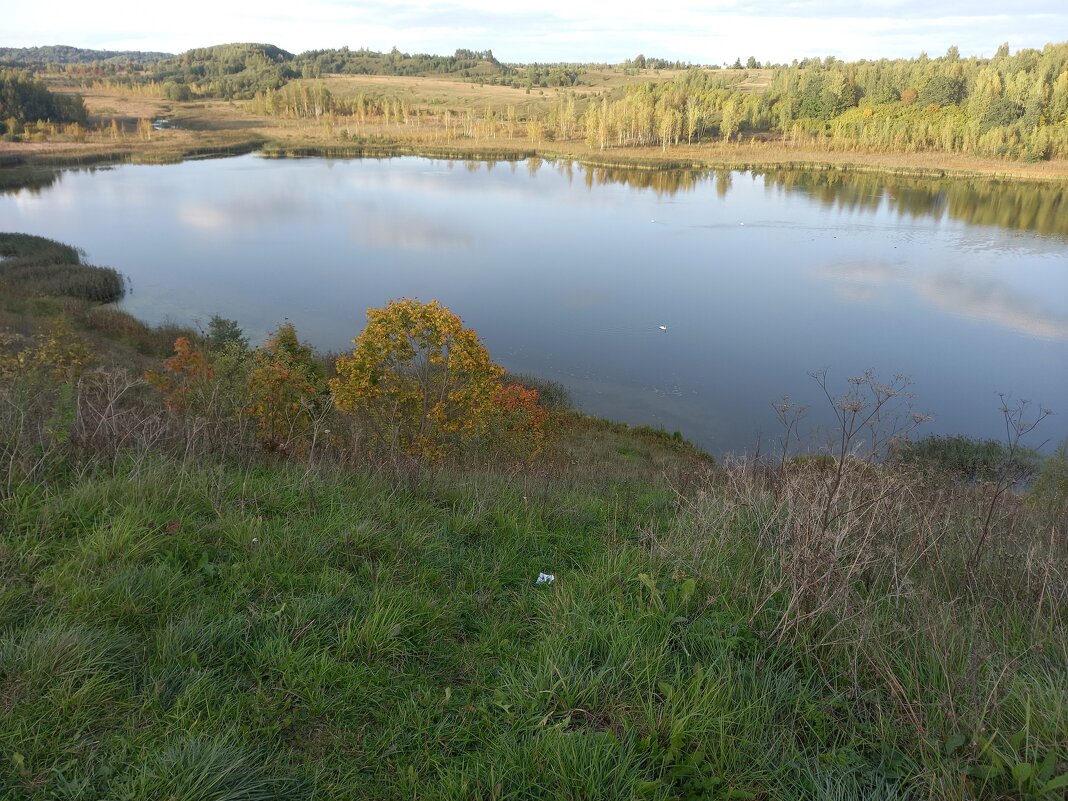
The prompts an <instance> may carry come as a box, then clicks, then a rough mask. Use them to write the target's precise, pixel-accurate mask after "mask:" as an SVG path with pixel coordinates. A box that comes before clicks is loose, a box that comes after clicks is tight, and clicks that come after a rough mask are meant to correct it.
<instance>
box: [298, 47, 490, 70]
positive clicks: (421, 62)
mask: <svg viewBox="0 0 1068 801" xmlns="http://www.w3.org/2000/svg"><path fill="white" fill-rule="evenodd" d="M297 61H298V62H299V64H300V66H301V67H302V69H303V70H304V72H305V73H309V72H311V73H315V74H324V73H331V72H332V73H343V74H348V75H407V76H425V75H449V74H455V73H461V74H468V75H499V74H500V73H501V72H502V66H501V63H500V62H499V61H497V59H496V58H494V56H493V51H492V50H466V49H463V48H461V49H459V50H457V51H456V52H455V53H453V54H452V55H451V56H435V55H430V54H428V53H416V54H414V55H412V54H409V53H402V52H401V51H400V50H398V49H397V48H395V47H394V48H393V49H392V50H391V51H390V52H388V53H379V52H376V51H374V50H368V49H366V48H360V49H359V50H350V49H349V48H347V47H342V48H340V49H334V50H309V51H307V52H306V53H301V54H300V55H299V56H297Z"/></svg>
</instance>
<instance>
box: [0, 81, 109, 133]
mask: <svg viewBox="0 0 1068 801" xmlns="http://www.w3.org/2000/svg"><path fill="white" fill-rule="evenodd" d="M37 121H49V122H59V123H78V124H80V125H85V124H87V123H88V121H89V113H88V111H87V110H86V108H85V102H84V101H83V100H82V98H81V96H80V95H68V94H62V93H59V92H51V91H49V90H48V87H46V86H45V83H44V81H42V80H40V79H39V78H34V77H33V76H32V75H30V74H29V73H26V72H17V71H15V70H2V69H0V134H2V135H15V134H19V133H21V132H22V127H23V126H24V125H25V124H26V123H28V122H37Z"/></svg>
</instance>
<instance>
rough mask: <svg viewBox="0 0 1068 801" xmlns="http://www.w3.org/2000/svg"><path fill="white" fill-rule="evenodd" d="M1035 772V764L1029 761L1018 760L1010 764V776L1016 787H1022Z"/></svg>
mask: <svg viewBox="0 0 1068 801" xmlns="http://www.w3.org/2000/svg"><path fill="white" fill-rule="evenodd" d="M1034 773H1035V766H1034V765H1032V764H1031V763H1030V762H1018V763H1017V764H1015V765H1013V766H1012V778H1013V780H1014V781H1015V782H1016V786H1017V787H1022V786H1023V785H1024V783H1026V782H1027V781H1028V780H1030V778H1031V777H1032V776H1033V775H1034Z"/></svg>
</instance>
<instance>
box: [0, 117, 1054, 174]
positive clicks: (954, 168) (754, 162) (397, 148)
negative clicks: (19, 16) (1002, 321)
mask: <svg viewBox="0 0 1068 801" xmlns="http://www.w3.org/2000/svg"><path fill="white" fill-rule="evenodd" d="M183 133H186V134H188V133H189V132H183ZM261 149H262V150H264V151H265V152H266V153H268V154H269V155H274V156H276V157H284V156H298V157H299V156H323V157H332V158H358V157H362V156H396V155H410V156H425V157H428V158H453V159H477V160H502V161H517V160H521V159H526V158H534V157H536V158H544V159H571V160H575V161H577V162H578V163H579V164H582V165H589V166H603V167H618V168H627V169H648V170H676V169H702V170H722V169H733V170H766V169H816V170H839V171H846V172H870V173H882V174H886V175H900V176H914V177H928V178H945V177H950V178H989V179H998V180H1019V181H1042V182H1047V181H1052V182H1061V181H1068V163H1062V162H1043V163H1039V164H1027V163H1021V162H1009V161H1001V160H994V159H980V158H971V157H961V156H952V155H945V154H936V153H918V154H911V155H904V154H880V153H858V152H848V151H844V152H843V151H833V150H812V149H806V148H803V147H794V146H791V145H789V144H786V143H779V142H744V143H739V144H718V143H717V144H710V145H697V144H695V145H680V146H675V147H669V148H667V149H661V148H645V149H635V148H621V149H618V150H614V149H611V148H609V149H606V150H600V149H597V148H591V147H589V146H587V145H585V144H583V143H581V142H577V141H576V142H538V143H532V142H531V141H530V140H529V139H525V138H515V139H505V138H500V139H492V140H484V141H455V140H453V141H444V140H440V141H433V140H428V139H427V138H425V137H423V136H419V135H405V134H404V132H403V131H385V132H381V133H379V132H372V133H370V134H368V135H366V136H361V137H357V141H346V140H345V139H340V140H339V139H338V138H337V137H335V136H333V135H331V134H330V133H329V132H321V131H319V130H314V129H312V130H306V129H302V128H300V127H296V128H289V129H275V128H272V127H270V126H265V127H264V128H262V129H257V130H255V131H248V132H229V133H226V134H223V135H215V136H209V135H207V134H201V133H195V134H192V135H188V136H184V137H182V139H180V140H171V139H168V138H166V136H165V135H163V136H161V135H159V134H157V135H156V136H155V137H154V139H153V140H152V141H149V142H117V143H112V142H96V143H87V144H75V143H69V144H63V143H50V144H48V145H47V146H44V145H34V144H32V143H31V144H26V145H22V144H10V143H0V167H3V168H5V169H4V170H3V171H0V181H3V184H6V185H9V186H14V185H16V184H17V181H16V180H15V179H10V178H7V179H5V178H4V177H3V172H6V171H7V169H8V168H20V167H21V168H27V167H50V168H57V167H66V166H86V165H89V164H102V163H119V162H133V163H159V164H162V163H174V162H178V161H182V160H184V159H188V158H204V157H212V156H226V155H239V154H241V153H249V152H253V151H257V150H261Z"/></svg>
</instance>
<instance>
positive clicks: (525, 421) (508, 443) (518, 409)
mask: <svg viewBox="0 0 1068 801" xmlns="http://www.w3.org/2000/svg"><path fill="white" fill-rule="evenodd" d="M538 400H539V398H538V391H537V390H536V389H527V388H526V387H524V386H522V385H520V384H503V385H501V386H500V387H498V389H497V393H496V395H495V396H494V404H495V405H496V407H497V410H496V414H495V415H494V417H495V419H494V428H495V436H494V439H495V440H496V445H497V447H498V448H503V450H504V451H505V452H510V455H512V456H513V457H517V458H524V459H525V458H530V457H531V456H534V455H536V454H537V453H538V452H539V451H540V450H541V448H542V446H543V445H544V444H545V423H546V421H547V420H548V417H549V413H548V412H547V411H546V410H545V409H544V408H543V407H542V406H541V405H540V403H539V402H538Z"/></svg>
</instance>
